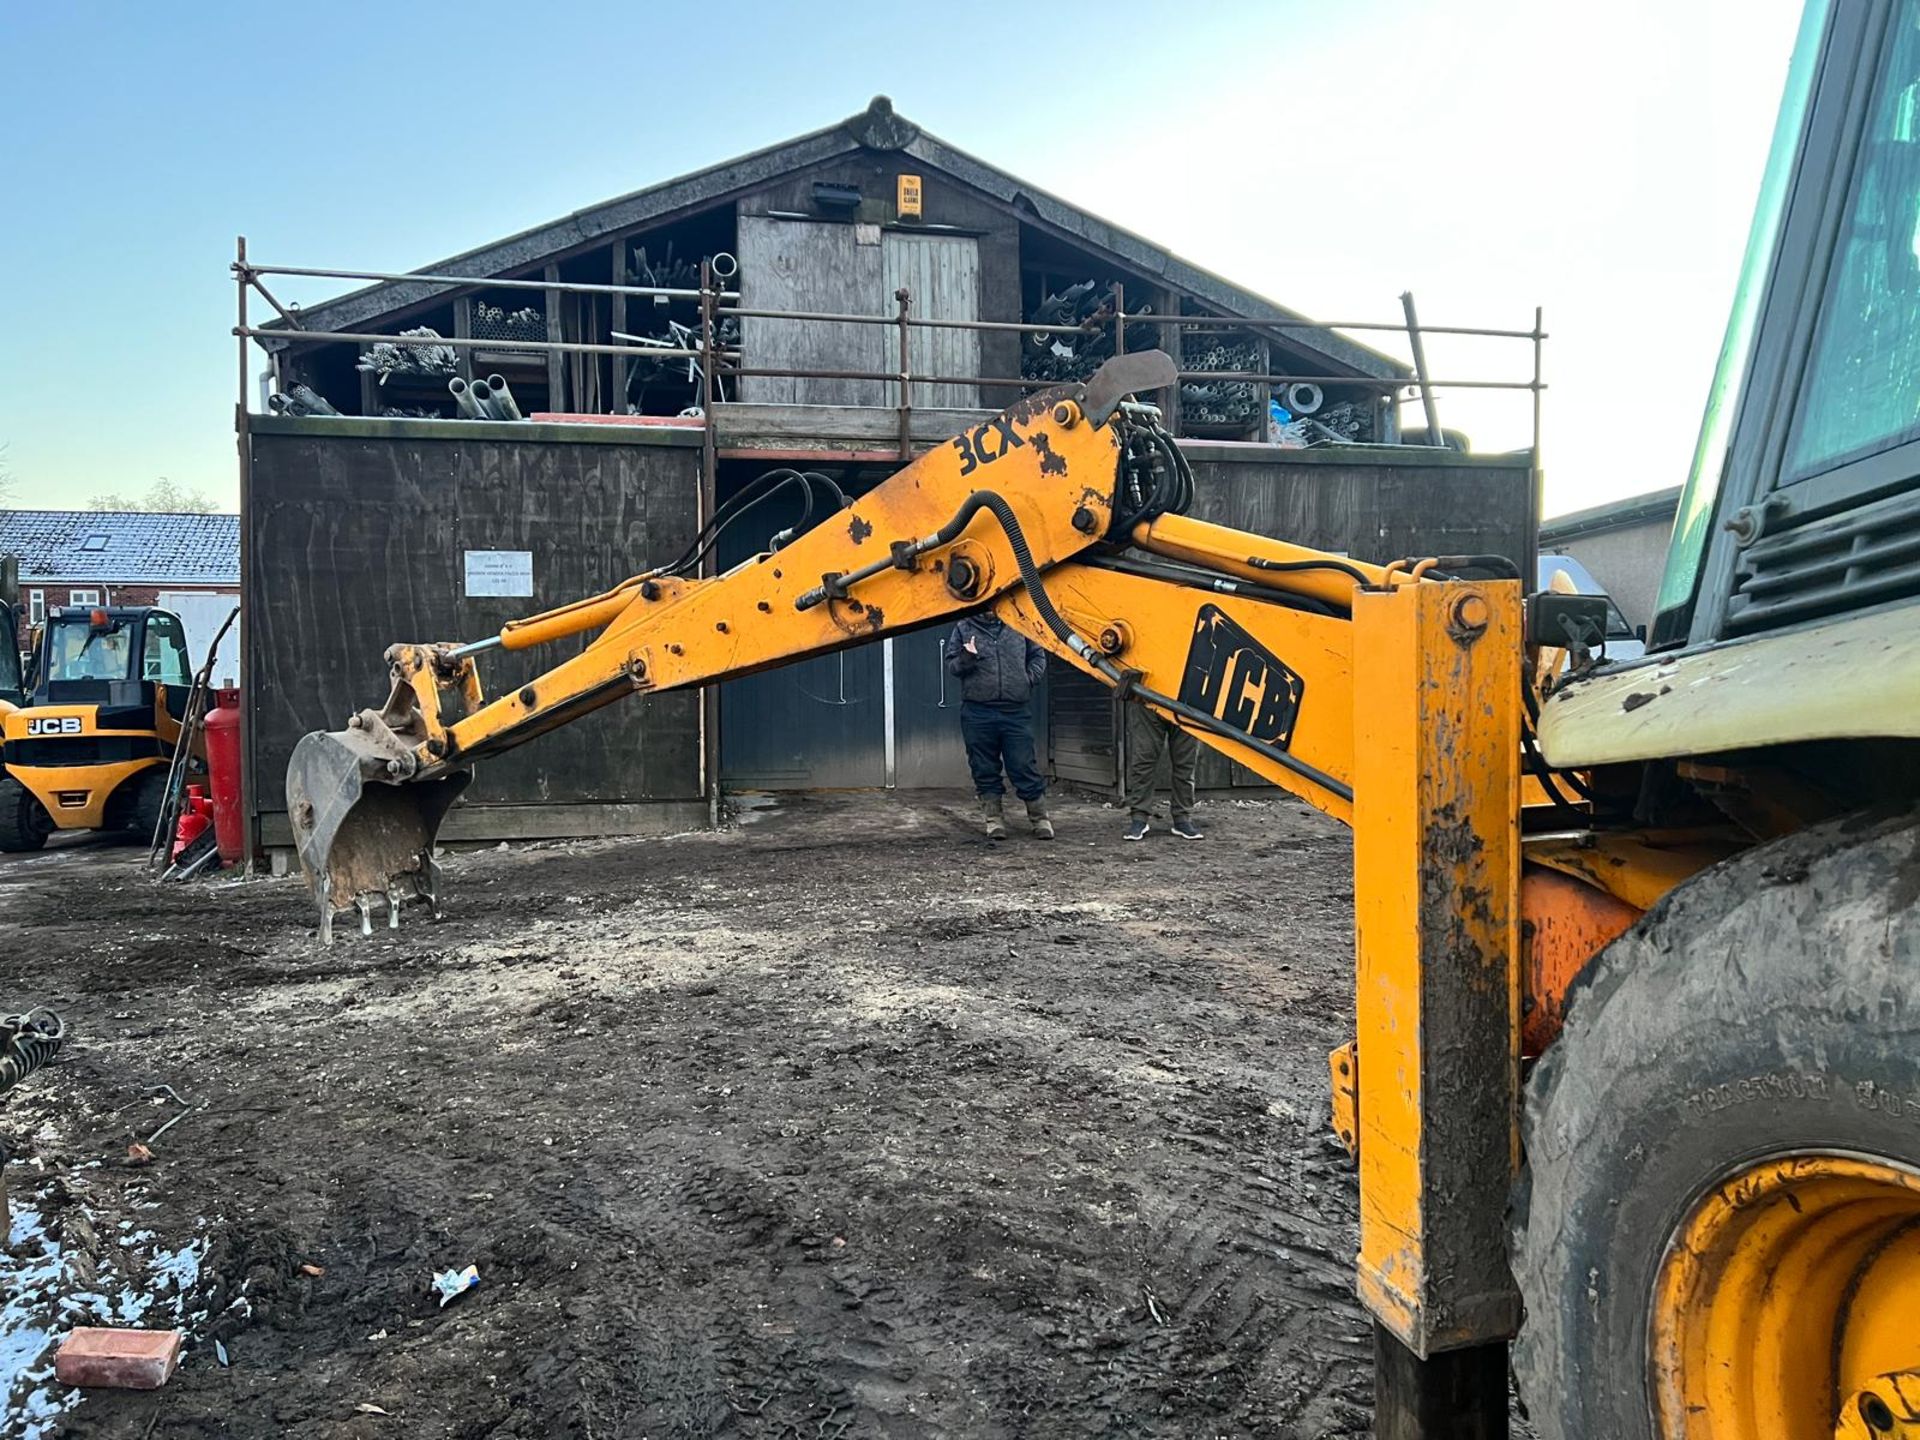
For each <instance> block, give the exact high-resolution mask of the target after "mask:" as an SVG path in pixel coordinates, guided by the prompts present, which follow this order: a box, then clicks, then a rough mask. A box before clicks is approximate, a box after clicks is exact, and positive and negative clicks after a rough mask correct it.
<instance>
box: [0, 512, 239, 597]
mask: <svg viewBox="0 0 1920 1440" xmlns="http://www.w3.org/2000/svg"><path fill="white" fill-rule="evenodd" d="M6 555H15V556H18V557H19V560H20V583H21V584H23V585H28V584H38V583H40V582H42V581H61V580H99V581H103V582H105V583H107V584H113V585H235V586H237V585H238V584H239V583H240V517H239V516H238V515H176V514H165V513H161V514H153V513H147V512H135V511H122V510H0V556H6Z"/></svg>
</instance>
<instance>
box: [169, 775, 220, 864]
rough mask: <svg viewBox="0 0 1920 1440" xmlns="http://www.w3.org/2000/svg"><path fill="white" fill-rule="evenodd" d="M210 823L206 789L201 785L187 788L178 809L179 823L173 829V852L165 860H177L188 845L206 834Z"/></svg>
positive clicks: (211, 809) (210, 803)
mask: <svg viewBox="0 0 1920 1440" xmlns="http://www.w3.org/2000/svg"><path fill="white" fill-rule="evenodd" d="M212 823H213V802H212V801H210V800H208V799H207V792H206V788H205V787H204V786H201V785H189V786H187V794H186V801H185V803H184V804H183V805H181V807H180V821H179V823H178V824H176V825H175V826H174V827H173V850H172V853H171V854H169V855H168V856H167V858H168V859H169V860H178V859H179V858H180V856H181V854H182V853H183V852H184V851H185V850H186V848H187V847H188V846H189V845H191V844H193V842H194V841H196V840H198V839H199V838H200V837H201V836H202V835H204V834H206V833H207V826H209V825H211V824H212Z"/></svg>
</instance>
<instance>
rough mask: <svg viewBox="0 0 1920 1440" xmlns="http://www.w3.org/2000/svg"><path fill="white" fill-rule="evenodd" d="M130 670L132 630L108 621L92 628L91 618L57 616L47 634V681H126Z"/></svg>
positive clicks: (85, 615)
mask: <svg viewBox="0 0 1920 1440" xmlns="http://www.w3.org/2000/svg"><path fill="white" fill-rule="evenodd" d="M132 668H133V627H132V625H131V623H130V622H128V621H126V620H118V619H109V620H107V621H106V622H105V623H104V624H101V625H98V626H96V625H94V624H93V621H92V617H91V615H90V614H89V613H88V612H86V611H82V612H80V613H79V614H77V615H59V616H56V617H55V618H54V619H53V621H52V622H51V623H50V624H49V626H48V631H47V679H48V680H49V681H53V682H58V681H62V680H125V679H126V678H127V677H128V675H129V674H130V672H131V671H132Z"/></svg>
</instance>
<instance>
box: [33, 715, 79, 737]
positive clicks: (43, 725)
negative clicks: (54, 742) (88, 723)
mask: <svg viewBox="0 0 1920 1440" xmlns="http://www.w3.org/2000/svg"><path fill="white" fill-rule="evenodd" d="M79 733H80V717H79V716H78V715H40V716H36V717H35V718H34V719H31V720H29V721H27V734H29V735H78V734H79Z"/></svg>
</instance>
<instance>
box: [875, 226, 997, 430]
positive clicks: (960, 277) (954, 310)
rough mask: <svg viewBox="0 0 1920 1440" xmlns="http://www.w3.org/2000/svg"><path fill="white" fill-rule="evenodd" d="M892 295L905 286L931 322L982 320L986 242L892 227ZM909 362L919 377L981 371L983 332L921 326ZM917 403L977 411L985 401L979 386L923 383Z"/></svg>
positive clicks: (884, 243) (885, 247) (885, 242)
mask: <svg viewBox="0 0 1920 1440" xmlns="http://www.w3.org/2000/svg"><path fill="white" fill-rule="evenodd" d="M880 252H881V253H880V258H881V260H882V262H883V265H884V267H885V271H886V297H887V300H888V303H890V304H892V303H894V302H893V295H894V292H895V291H897V290H899V289H901V288H902V287H903V286H904V287H905V288H906V290H907V291H908V293H909V294H910V295H911V296H912V302H911V303H912V305H913V313H914V314H915V315H919V316H923V317H925V318H927V319H930V320H978V319H979V318H980V242H979V241H977V240H975V239H974V238H973V237H972V236H971V235H915V234H910V233H908V232H905V231H900V230H889V231H887V232H886V234H885V235H884V236H883V237H882V239H881V244H880ZM889 338H891V339H892V341H893V352H892V353H893V363H894V364H895V365H898V364H899V363H900V339H899V335H898V333H897V332H895V333H892V334H890V337H889ZM907 354H908V362H907V363H908V366H909V368H910V369H912V371H913V373H914V374H916V375H978V374H979V373H980V332H979V331H978V330H926V329H921V328H919V327H917V326H916V327H915V328H914V330H913V331H912V333H911V335H910V336H909V338H908V341H907ZM913 403H914V404H915V405H926V406H941V407H944V408H948V409H955V410H966V409H972V408H973V407H975V406H977V405H978V404H979V403H980V387H979V386H978V385H918V384H916V385H915V386H914V387H913Z"/></svg>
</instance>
